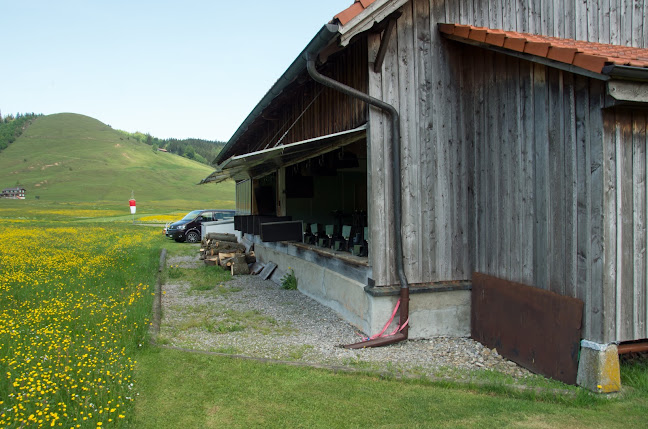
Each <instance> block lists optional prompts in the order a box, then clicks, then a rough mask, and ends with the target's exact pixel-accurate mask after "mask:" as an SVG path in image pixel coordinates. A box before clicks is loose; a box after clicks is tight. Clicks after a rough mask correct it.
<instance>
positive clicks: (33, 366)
mask: <svg viewBox="0 0 648 429" xmlns="http://www.w3.org/2000/svg"><path fill="white" fill-rule="evenodd" d="M98 225H99V224H85V223H83V224H80V223H74V222H65V221H58V222H51V221H50V222H47V221H43V222H37V221H34V220H30V221H24V220H19V219H18V220H11V219H6V218H5V219H3V221H2V223H0V241H1V242H2V245H1V246H0V427H3V428H4V427H10V428H14V427H68V428H69V427H84V428H85V427H106V426H110V427H119V426H125V425H126V423H127V422H128V421H129V420H130V419H131V418H132V416H131V414H132V410H133V401H134V400H135V397H136V393H135V390H136V389H135V386H134V380H133V370H134V366H135V363H136V361H135V358H134V356H135V352H136V350H137V349H138V348H139V347H141V345H142V344H143V342H144V341H145V339H146V335H147V330H148V327H149V318H150V314H151V304H152V298H153V297H152V293H153V292H154V288H153V286H152V284H153V283H154V281H155V273H156V268H157V262H158V259H159V253H158V249H156V247H155V243H156V240H157V241H158V242H159V235H160V232H159V231H158V230H153V229H151V228H146V227H135V226H123V225H118V224H115V225H108V226H106V225H107V224H101V226H98Z"/></svg>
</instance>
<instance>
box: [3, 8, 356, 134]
mask: <svg viewBox="0 0 648 429" xmlns="http://www.w3.org/2000/svg"><path fill="white" fill-rule="evenodd" d="M352 3H353V0H321V1H306V0H275V1H261V0H252V1H236V0H230V1H220V0H212V1H186V2H180V1H177V0H176V1H166V0H159V1H137V0H128V1H126V0H106V1H94V0H84V1H82V0H77V1H71V0H60V1H52V0H47V1H46V0H31V1H22V0H20V1H15V0H0V40H2V45H1V46H2V48H1V50H0V111H1V112H2V114H3V115H7V114H10V113H11V114H16V113H17V112H20V113H25V112H34V113H43V114H46V115H47V114H52V113H60V112H73V113H81V114H84V115H88V116H91V117H93V118H96V119H98V120H100V121H102V122H104V123H106V124H109V125H111V126H112V127H113V128H116V129H121V130H125V131H129V132H135V131H140V132H143V133H147V132H148V133H151V134H152V135H153V136H155V137H160V138H188V137H196V138H204V139H210V140H225V141H226V140H228V139H229V138H230V136H231V135H232V134H233V133H234V131H236V128H237V127H238V125H239V124H240V123H241V122H242V121H243V120H244V119H245V117H247V115H248V114H249V113H250V111H251V110H252V109H253V108H254V106H255V105H256V104H257V102H258V101H259V100H260V99H261V97H263V95H264V94H265V93H266V92H267V91H268V89H269V88H270V87H271V86H272V84H273V83H274V82H275V81H276V80H277V79H278V78H279V77H280V76H281V74H282V73H283V72H284V71H285V70H286V69H287V68H288V66H289V65H290V63H292V61H293V60H294V59H295V58H296V57H297V56H298V55H299V54H300V52H301V51H302V49H303V48H304V47H305V46H306V45H307V44H308V42H309V41H310V40H311V39H312V38H313V36H315V34H316V33H317V31H319V29H320V28H321V27H322V26H323V25H324V24H326V23H327V22H328V21H330V20H331V19H332V18H333V16H334V15H335V14H336V13H338V12H340V11H342V10H344V9H345V8H347V7H348V6H350V5H351V4H352Z"/></svg>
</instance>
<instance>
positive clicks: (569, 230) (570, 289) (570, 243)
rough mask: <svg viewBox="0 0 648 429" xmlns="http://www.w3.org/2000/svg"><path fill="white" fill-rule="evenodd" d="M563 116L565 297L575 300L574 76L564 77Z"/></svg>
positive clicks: (576, 272) (576, 145) (565, 75)
mask: <svg viewBox="0 0 648 429" xmlns="http://www.w3.org/2000/svg"><path fill="white" fill-rule="evenodd" d="M563 75H564V89H563V115H564V119H563V121H564V124H565V126H564V134H563V136H564V137H563V141H564V147H565V229H564V231H565V249H566V254H565V294H566V295H568V296H571V297H577V294H578V293H577V283H578V280H577V275H578V269H577V265H578V250H577V240H578V229H577V226H578V220H577V199H578V176H577V171H578V170H577V168H578V166H577V165H578V159H577V147H578V142H577V140H576V113H575V109H576V106H575V99H574V75H573V74H571V73H564V74H563Z"/></svg>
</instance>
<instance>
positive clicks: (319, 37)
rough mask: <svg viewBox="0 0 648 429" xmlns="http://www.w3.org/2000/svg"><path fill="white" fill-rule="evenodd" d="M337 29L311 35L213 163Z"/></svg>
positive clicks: (329, 41) (223, 156)
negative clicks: (309, 39) (308, 56)
mask: <svg viewBox="0 0 648 429" xmlns="http://www.w3.org/2000/svg"><path fill="white" fill-rule="evenodd" d="M338 29H339V27H338V26H337V25H334V24H327V25H324V26H323V27H322V28H321V29H320V30H319V31H318V32H317V34H316V35H315V37H313V39H312V40H311V41H310V43H309V44H308V45H307V46H306V47H305V48H304V50H303V51H302V53H301V54H300V55H299V56H298V57H297V58H296V59H295V60H294V61H293V62H292V64H291V65H290V67H288V69H287V70H286V71H285V72H284V73H283V74H282V75H281V77H280V78H279V79H278V80H277V82H275V84H274V85H272V88H270V90H269V91H268V92H267V93H266V94H265V95H264V96H263V98H262V99H261V101H259V103H258V104H257V105H256V107H255V108H254V109H253V110H252V112H250V114H249V115H248V116H247V118H245V120H244V121H243V122H242V123H241V125H239V127H238V129H237V130H236V132H234V134H233V135H232V137H231V138H230V139H229V141H228V142H227V144H226V145H225V147H223V149H222V150H221V151H220V153H219V154H218V155H217V156H216V159H214V161H213V162H212V164H213V165H216V164H220V163H221V162H223V161H224V160H225V159H227V156H228V152H230V150H231V149H232V147H233V146H234V145H235V144H236V142H237V141H238V139H239V138H240V137H241V136H242V135H243V134H244V133H245V132H246V131H247V130H248V128H249V127H250V125H252V123H253V122H254V121H255V120H256V119H257V118H258V117H259V116H260V115H261V113H262V112H263V110H264V109H266V108H267V107H268V106H270V104H272V102H273V101H274V99H275V98H277V97H278V96H279V95H280V94H281V93H283V92H284V90H286V88H288V86H289V85H290V84H292V83H293V82H294V81H295V79H297V77H298V76H299V75H300V73H301V72H302V71H304V70H306V54H308V53H316V54H317V53H319V52H320V51H322V50H324V48H326V47H327V46H329V45H331V44H332V43H334V42H335V41H336V38H337V37H338Z"/></svg>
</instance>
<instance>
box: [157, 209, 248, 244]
mask: <svg viewBox="0 0 648 429" xmlns="http://www.w3.org/2000/svg"><path fill="white" fill-rule="evenodd" d="M234 212H235V210H194V211H192V212H189V213H187V215H186V216H185V217H183V218H182V219H181V220H179V221H177V222H173V223H172V224H170V225H167V226H166V228H164V234H165V235H166V236H167V237H169V238H173V239H174V240H175V241H186V242H188V243H198V242H199V241H200V230H201V228H200V226H201V224H202V223H203V222H213V221H215V220H220V219H225V218H230V217H234Z"/></svg>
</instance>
